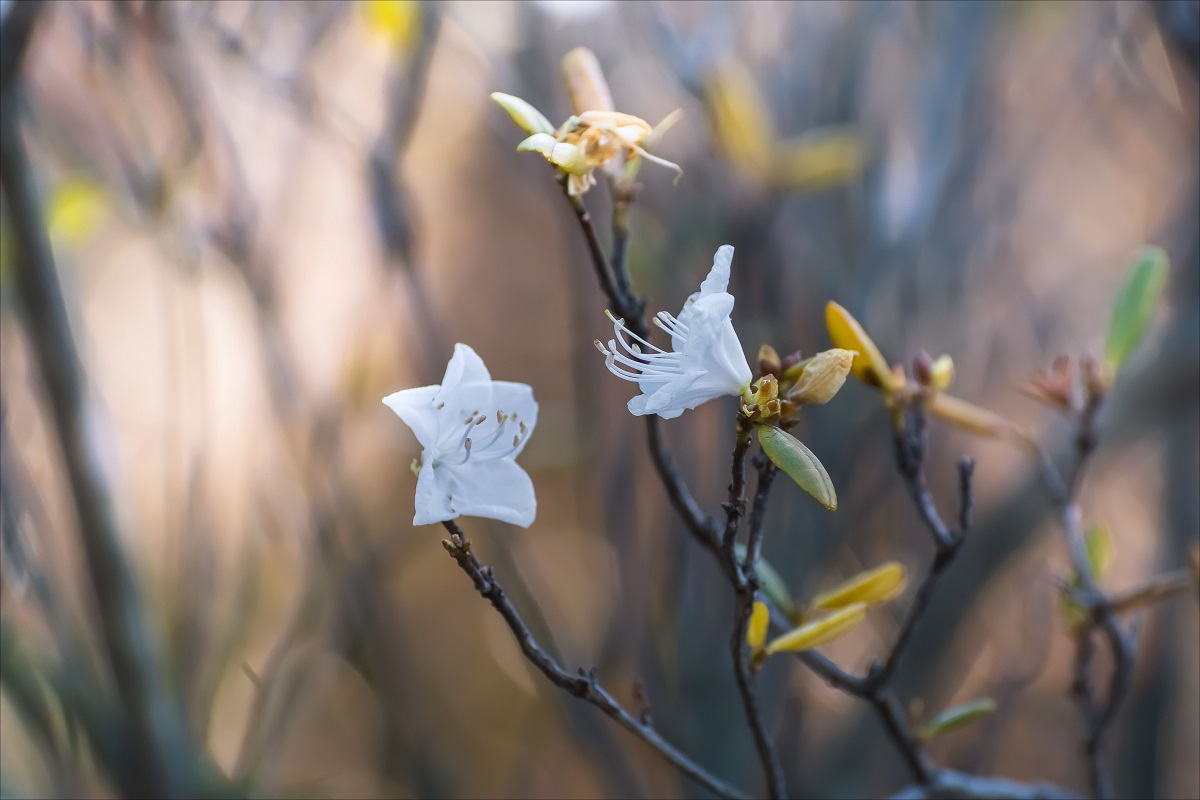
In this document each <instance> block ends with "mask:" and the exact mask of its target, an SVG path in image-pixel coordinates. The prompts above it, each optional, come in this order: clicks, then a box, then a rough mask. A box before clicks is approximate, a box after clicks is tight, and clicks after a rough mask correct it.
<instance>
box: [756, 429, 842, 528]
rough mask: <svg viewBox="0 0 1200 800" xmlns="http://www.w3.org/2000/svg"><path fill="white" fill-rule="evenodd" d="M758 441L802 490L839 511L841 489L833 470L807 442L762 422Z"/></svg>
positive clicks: (770, 457)
mask: <svg viewBox="0 0 1200 800" xmlns="http://www.w3.org/2000/svg"><path fill="white" fill-rule="evenodd" d="M758 443H759V444H761V445H762V449H763V452H764V453H766V454H767V458H769V459H771V460H772V461H773V462H775V466H777V467H779V468H780V469H781V470H783V471H784V472H786V473H787V475H788V477H789V478H791V479H792V480H794V481H795V482H796V483H797V484H798V485H799V486H800V488H801V489H803V490H804V491H806V492H808V493H809V494H811V495H812V496H813V497H815V498H817V500H819V501H820V503H821V505H823V506H825V507H826V508H828V509H829V510H830V511H835V510H837V492H835V491H834V489H833V481H831V480H829V473H827V472H826V471H825V467H824V466H822V464H821V462H820V461H819V460H818V459H817V457H816V456H815V455H813V453H812V451H811V450H809V449H808V448H807V447H805V446H804V444H803V443H802V442H801V441H800V440H799V439H797V438H796V437H795V436H792V435H791V434H790V433H788V432H787V431H784V430H781V429H780V428H776V427H774V426H771V425H760V426H759V428H758Z"/></svg>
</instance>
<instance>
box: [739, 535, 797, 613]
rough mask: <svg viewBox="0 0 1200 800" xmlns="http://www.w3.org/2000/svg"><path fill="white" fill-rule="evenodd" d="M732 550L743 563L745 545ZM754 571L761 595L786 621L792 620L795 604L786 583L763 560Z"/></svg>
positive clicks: (763, 559)
mask: <svg viewBox="0 0 1200 800" xmlns="http://www.w3.org/2000/svg"><path fill="white" fill-rule="evenodd" d="M733 548H734V554H735V555H736V556H737V559H738V561H745V560H746V545H744V544H742V543H740V542H739V543H738V544H735V545H734V546H733ZM754 571H755V572H756V573H757V574H758V588H760V589H762V593H763V594H765V595H766V596H767V599H769V600H770V601H771V602H772V603H774V604H775V605H776V606H777V607H778V608H779V610H780V611H782V612H783V613H784V614H786V615H787V618H788V619H791V620H794V619H795V618H796V604H795V603H793V602H792V593H791V591H790V590H789V589H788V585H787V582H785V581H784V580H783V578H782V577H780V575H779V573H778V572H776V571H775V568H774V567H772V566H771V565H770V564H768V563H767V560H766V559H765V558H759V559H758V561H757V562H756V563H755V565H754Z"/></svg>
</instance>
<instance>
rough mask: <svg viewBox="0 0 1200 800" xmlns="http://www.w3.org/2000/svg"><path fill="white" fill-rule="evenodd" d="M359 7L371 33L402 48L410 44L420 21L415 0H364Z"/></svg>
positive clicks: (418, 9)
mask: <svg viewBox="0 0 1200 800" xmlns="http://www.w3.org/2000/svg"><path fill="white" fill-rule="evenodd" d="M360 7H361V8H362V11H363V21H364V22H366V24H367V28H368V29H369V30H370V31H371V32H372V33H374V34H375V35H377V36H379V37H381V38H384V39H387V40H388V41H389V42H390V43H391V44H392V45H393V46H394V47H398V48H400V49H402V50H403V49H407V48H409V47H411V46H412V44H413V42H414V41H415V40H416V38H417V31H418V30H419V29H420V23H421V4H420V3H419V2H417V0H364V2H363V3H362V4H361V6H360Z"/></svg>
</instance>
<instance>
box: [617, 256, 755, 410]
mask: <svg viewBox="0 0 1200 800" xmlns="http://www.w3.org/2000/svg"><path fill="white" fill-rule="evenodd" d="M732 261H733V248H732V247H730V246H729V245H723V246H722V247H721V248H719V249H718V250H717V254H716V256H715V257H714V258H713V267H712V270H711V271H710V272H709V273H708V277H707V278H705V280H704V282H703V283H702V284H700V291H699V292H697V293H695V294H693V295H692V296H691V297H689V298H688V300H687V302H686V303H685V304H684V306H683V310H682V311H680V312H679V316H678V317H675V316H672V315H671V314H668V313H667V312H665V311H660V312H658V314H656V315H655V316H654V317H653V322H654V324H655V325H657V326H658V327H659V328H662V329H663V330H664V331H666V332H667V333H668V334H670V336H671V351H670V352H668V351H666V350H663V349H662V348H660V347H657V346H656V345H653V344H651V343H650V342H648V341H646V340H645V339H643V338H642V337H640V336H638V335H637V334H635V333H634V332H633V331H631V330H629V329H628V327H626V325H625V321H624V320H621V319H618V318H616V317H614V316H613V315H612V314H611V313H610V312H608V311H606V312H605V314H606V315H607V316H608V318H609V319H610V320H612V323H613V331H614V337H615V338H613V339H610V340H609V341H608V346H607V347H605V345H604V344H602V343H601V342H600V341H599V340H596V342H595V344H596V349H597V350H599V351H600V352H601V353H603V354H604V363H605V366H607V367H608V370H609V372H611V373H612V374H614V375H616V376H617V377H618V378H621V379H622V380H627V381H631V382H634V383H637V384H638V387H639V388H640V389H641V390H642V393H641V394H640V395H638V396H637V397H634V398H633V399H632V400H630V401H629V410H630V412H632V413H633V414H636V415H638V416H641V415H645V414H658V415H659V416H661V417H663V418H664V419H672V418H674V417H678V416H679V415H680V414H682V413H683V412H684V411H686V410H688V409H690V408H695V407H696V406H698V405H700V404H701V403H704V402H706V401H708V400H711V399H713V398H714V397H720V396H722V395H727V394H728V395H734V396H737V395H739V394H741V392H742V389H743V388H744V387H746V386H748V385H749V384H750V379H751V377H752V374H751V372H750V365H749V364H748V363H747V361H746V355H745V353H744V352H743V351H742V345H741V342H739V341H738V338H737V333H736V332H735V331H734V330H733V322H732V321H731V320H730V314H731V313H732V311H733V295H731V294H729V293H728V292H727V291H726V289H727V288H728V287H729V269H730V266H731V264H732ZM643 347H645V348H646V349H643Z"/></svg>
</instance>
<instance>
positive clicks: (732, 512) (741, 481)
mask: <svg viewBox="0 0 1200 800" xmlns="http://www.w3.org/2000/svg"><path fill="white" fill-rule="evenodd" d="M749 447H750V434H749V431H748V430H746V429H745V423H744V421H743V420H741V419H740V418H739V420H738V435H737V442H736V444H735V445H734V450H733V468H732V474H733V480H732V483H731V484H730V486H729V501H728V502H726V503H725V514H726V522H725V535H724V538H723V540H722V555H723V560H724V561H725V563H726V565H727V566H726V569H727V573H728V574H729V576H730V580H731V582H732V583H733V585H734V594H735V600H734V625H733V636H732V637H731V639H730V643H729V644H730V652H731V654H732V657H733V673H734V677H735V678H736V680H737V686H738V693H739V694H740V695H741V697H742V706H743V708H744V709H745V712H746V722H747V723H748V724H749V726H750V732H751V734H752V735H753V736H754V746H755V748H756V749H757V750H758V757H759V760H760V761H761V762H762V767H763V772H764V774H765V775H766V778H767V791H768V793H769V795H770V796H771V797H772V798H781V797H786V796H787V786H786V784H785V782H784V778H783V766H782V765H781V764H780V762H779V753H778V751H777V750H776V748H775V743H774V742H773V741H771V734H770V732H768V731H767V725H766V722H765V720H764V719H763V716H762V708H761V707H760V706H759V702H758V690H757V687H756V685H755V680H754V674H753V671H752V669H751V667H750V653H749V651H748V649H747V647H746V631H747V629H748V628H749V625H750V615H751V613H752V612H753V610H754V599H755V596H756V595H757V593H758V576H757V574H756V573H755V570H754V563H755V562H754V559H756V558H757V554H758V551H760V550H761V546H762V544H761V543H762V534H763V517H764V514H765V511H766V505H767V497H768V495H769V494H770V491H771V483H772V481H773V480H774V477H775V474H774V470H768V469H767V468H766V467H765V466H763V463H764V462H765V463H770V462H769V461H765V459H763V460H762V461H760V462H759V476H758V488H757V489H756V491H755V493H754V511H753V514H752V516H751V519H750V528H751V534H750V538H751V542H750V543H749V544H748V545H747V550H746V559H745V561H744V562H743V563H740V564H739V563H738V560H737V556H736V554H735V551H734V545H735V543H736V541H737V533H738V529H739V527H740V522H741V518H742V516H743V514H744V513H745V507H746V498H745V497H744V492H745V483H746V463H745V462H746V451H747V450H748V449H749ZM771 466H772V467H774V465H773V464H772V465H771ZM751 545H752V546H753V552H751Z"/></svg>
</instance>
